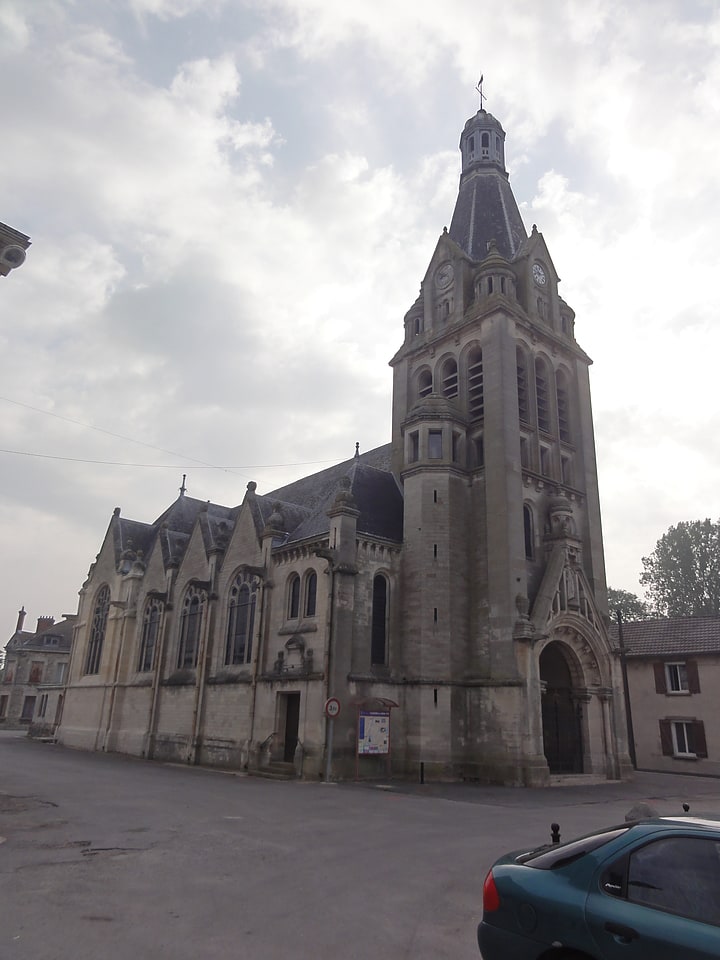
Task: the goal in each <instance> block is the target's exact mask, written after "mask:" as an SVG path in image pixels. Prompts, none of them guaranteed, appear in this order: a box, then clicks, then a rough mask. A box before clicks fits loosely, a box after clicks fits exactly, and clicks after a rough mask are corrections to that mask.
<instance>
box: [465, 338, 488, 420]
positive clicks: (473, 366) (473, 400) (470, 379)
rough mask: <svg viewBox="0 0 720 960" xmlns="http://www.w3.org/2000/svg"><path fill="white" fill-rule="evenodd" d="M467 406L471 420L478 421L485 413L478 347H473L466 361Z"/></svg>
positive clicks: (480, 353)
mask: <svg viewBox="0 0 720 960" xmlns="http://www.w3.org/2000/svg"><path fill="white" fill-rule="evenodd" d="M467 404H468V414H469V415H470V419H471V420H480V418H481V417H482V415H483V413H484V412H485V383H484V379H483V356H482V350H481V349H480V347H473V348H472V350H471V351H470V353H469V355H468V360H467Z"/></svg>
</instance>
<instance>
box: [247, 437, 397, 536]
mask: <svg viewBox="0 0 720 960" xmlns="http://www.w3.org/2000/svg"><path fill="white" fill-rule="evenodd" d="M390 451H391V445H390V444H389V443H388V444H384V445H383V446H382V447H376V448H375V449H374V450H369V451H368V452H367V453H364V454H361V455H360V456H358V457H354V458H353V459H351V460H345V461H344V462H343V463H338V464H335V465H334V466H332V467H328V469H327V470H321V471H320V472H319V473H315V474H312V475H311V476H309V477H303V478H302V479H301V480H296V481H295V482H294V483H290V484H288V485H287V486H285V487H280V488H279V489H277V490H274V491H272V492H271V493H268V494H266V495H265V496H264V497H262V498H259V497H258V498H257V499H258V500H260V499H262V501H263V503H264V504H266V505H267V504H274V503H277V502H279V503H280V504H281V512H282V514H283V517H284V518H285V520H286V525H287V527H288V534H289V537H288V540H287V542H288V543H292V542H295V541H298V540H305V539H308V538H312V537H316V536H322V535H323V534H325V533H327V532H328V531H329V529H330V520H329V518H328V516H327V511H328V510H329V509H330V507H331V506H332V504H333V503H334V501H335V497H336V496H337V493H338V490H339V489H340V481H341V480H342V478H343V477H349V478H350V491H351V493H352V494H353V497H354V498H355V505H356V507H357V509H358V510H359V511H360V516H359V517H358V521H357V529H358V533H364V534H367V535H370V536H376V537H382V538H384V539H388V540H396V541H401V540H402V535H403V502H402V494H401V492H400V489H399V487H398V485H397V482H396V480H395V477H394V476H393V474H392V473H391V472H390ZM288 510H290V512H291V514H292V513H294V514H295V516H296V517H297V519H298V521H299V522H298V523H297V525H295V526H293V524H292V522H291V520H292V517H291V516H290V515H288ZM297 511H299V513H298V512H297Z"/></svg>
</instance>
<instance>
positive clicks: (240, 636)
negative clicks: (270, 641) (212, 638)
mask: <svg viewBox="0 0 720 960" xmlns="http://www.w3.org/2000/svg"><path fill="white" fill-rule="evenodd" d="M255 601H256V591H255V589H254V585H253V587H252V588H251V586H250V585H249V584H247V583H244V582H243V577H242V574H240V575H239V576H237V577H236V578H235V581H234V583H233V585H232V588H231V590H230V603H229V604H228V627H227V638H226V641H225V663H226V664H227V665H236V664H240V663H250V661H251V659H252V638H253V628H254V626H255Z"/></svg>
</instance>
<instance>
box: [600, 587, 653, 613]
mask: <svg viewBox="0 0 720 960" xmlns="http://www.w3.org/2000/svg"><path fill="white" fill-rule="evenodd" d="M608 606H609V608H610V616H611V617H612V618H613V620H614V619H615V618H616V615H617V612H618V610H620V612H621V613H622V618H623V620H649V619H650V617H652V612H651V610H650V608H649V607H648V605H647V604H646V603H645V601H644V600H641V599H640V597H636V596H635V594H634V593H630V591H629V590H614V589H613V588H612V587H608Z"/></svg>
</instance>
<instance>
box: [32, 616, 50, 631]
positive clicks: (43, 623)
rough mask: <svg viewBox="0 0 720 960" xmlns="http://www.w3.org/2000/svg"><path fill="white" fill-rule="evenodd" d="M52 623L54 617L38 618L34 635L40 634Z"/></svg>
mask: <svg viewBox="0 0 720 960" xmlns="http://www.w3.org/2000/svg"><path fill="white" fill-rule="evenodd" d="M54 623H55V617H38V622H37V629H36V631H35V633H42V632H43V630H48V629H49V628H50V627H51V626H52V625H53V624H54Z"/></svg>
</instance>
